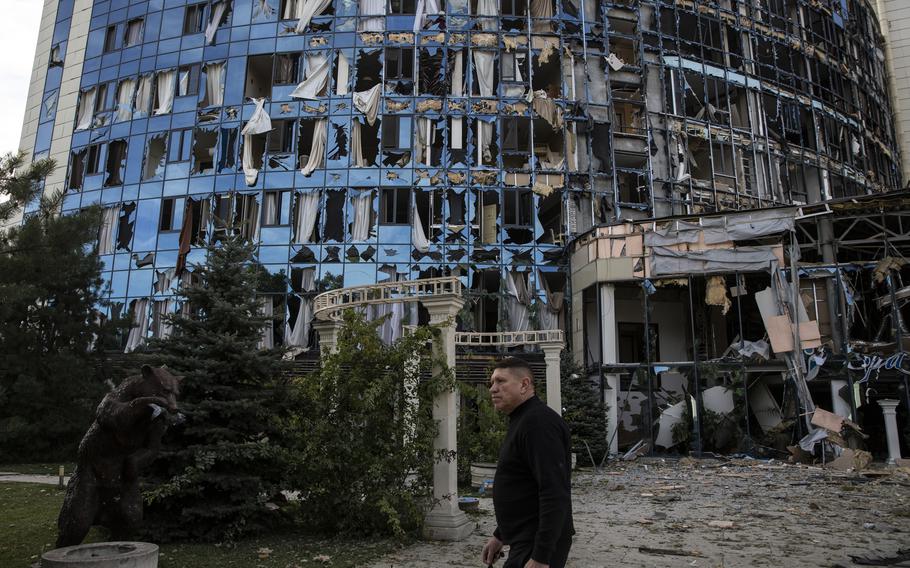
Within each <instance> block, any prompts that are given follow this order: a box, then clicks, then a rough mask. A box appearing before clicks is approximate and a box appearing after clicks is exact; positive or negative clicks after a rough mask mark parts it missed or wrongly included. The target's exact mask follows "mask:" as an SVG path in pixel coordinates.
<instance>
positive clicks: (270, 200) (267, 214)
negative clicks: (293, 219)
mask: <svg viewBox="0 0 910 568" xmlns="http://www.w3.org/2000/svg"><path fill="white" fill-rule="evenodd" d="M279 199H280V195H279V194H278V193H277V192H274V191H269V192H266V194H265V196H264V197H263V200H262V219H263V223H265V224H266V225H277V224H278V200H279Z"/></svg>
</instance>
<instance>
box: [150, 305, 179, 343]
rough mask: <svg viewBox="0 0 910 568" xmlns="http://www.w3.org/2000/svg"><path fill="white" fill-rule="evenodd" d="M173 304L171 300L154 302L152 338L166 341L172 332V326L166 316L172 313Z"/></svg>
mask: <svg viewBox="0 0 910 568" xmlns="http://www.w3.org/2000/svg"><path fill="white" fill-rule="evenodd" d="M174 305H175V302H174V300H172V299H168V300H156V301H155V302H154V308H153V311H152V337H157V338H158V339H167V338H168V337H170V336H171V334H172V333H173V332H174V326H173V325H172V324H171V322H170V321H168V316H169V315H170V314H172V313H173V312H174Z"/></svg>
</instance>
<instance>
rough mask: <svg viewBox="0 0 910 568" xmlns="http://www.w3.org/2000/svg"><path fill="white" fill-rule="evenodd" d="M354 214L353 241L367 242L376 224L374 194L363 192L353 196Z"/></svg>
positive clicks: (351, 231)
mask: <svg viewBox="0 0 910 568" xmlns="http://www.w3.org/2000/svg"><path fill="white" fill-rule="evenodd" d="M351 210H352V213H353V216H352V219H351V224H350V234H351V240H352V241H365V240H367V239H369V238H370V236H371V234H372V230H373V225H374V224H375V219H374V212H373V192H372V191H362V192H356V193H353V194H352V195H351Z"/></svg>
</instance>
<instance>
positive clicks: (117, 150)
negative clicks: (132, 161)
mask: <svg viewBox="0 0 910 568" xmlns="http://www.w3.org/2000/svg"><path fill="white" fill-rule="evenodd" d="M125 163H126V140H114V141H113V142H111V143H110V144H109V145H108V147H107V166H106V167H105V170H106V171H107V178H106V179H105V180H104V185H105V187H110V186H114V185H122V184H123V166H124V164H125Z"/></svg>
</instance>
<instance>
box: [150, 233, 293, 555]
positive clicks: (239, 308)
mask: <svg viewBox="0 0 910 568" xmlns="http://www.w3.org/2000/svg"><path fill="white" fill-rule="evenodd" d="M262 272H263V271H262V268H261V267H260V266H258V265H257V264H255V263H254V262H253V252H252V247H251V246H250V245H249V244H246V243H243V242H241V241H240V240H239V239H236V238H230V239H227V240H225V241H224V242H223V243H222V245H221V246H220V247H217V246H212V247H210V248H209V251H208V262H207V264H206V265H204V266H196V267H195V275H196V276H197V282H198V283H197V284H196V285H194V286H190V287H187V288H184V289H182V291H181V295H182V297H183V298H182V299H183V300H184V301H185V303H186V305H187V306H188V309H187V310H184V313H185V314H187V315H177V316H172V317H171V319H170V321H171V323H172V325H173V332H172V335H171V336H170V337H169V338H168V339H165V340H153V341H152V342H150V345H149V351H150V355H149V358H150V359H151V360H152V362H153V363H157V364H164V365H167V366H168V368H169V369H171V371H172V372H174V374H176V375H178V376H181V375H182V376H183V380H182V383H181V386H180V395H179V397H178V405H179V407H180V411H181V412H182V413H183V414H184V415H185V421H184V422H183V423H182V424H179V425H176V426H172V427H171V428H170V429H169V431H168V433H167V434H166V436H165V441H164V444H163V448H162V452H161V454H160V457H159V459H158V460H156V462H155V463H154V464H153V467H152V469H153V471H152V472H151V475H149V476H147V478H146V482H147V484H148V488H147V491H146V501H147V506H146V511H145V527H146V531H147V533H148V535H149V536H150V537H151V538H154V539H155V540H158V541H166V540H186V539H191V540H203V541H222V540H228V541H229V540H232V539H234V538H236V537H238V536H241V535H243V534H246V533H254V532H259V531H261V530H262V529H264V528H266V527H270V526H273V525H274V524H275V523H276V522H278V521H279V520H280V519H279V517H280V512H278V511H277V510H276V509H278V507H276V504H277V500H276V498H278V497H280V496H279V491H280V490H281V489H283V488H284V485H283V483H284V479H285V475H286V472H287V459H288V452H287V449H286V447H285V441H284V435H285V434H284V432H285V428H286V426H287V419H288V416H289V411H290V406H289V404H290V403H289V400H288V396H287V385H286V383H285V380H284V379H283V378H282V370H283V365H282V361H281V355H282V350H280V349H271V350H260V349H259V342H260V339H261V337H262V329H263V326H265V325H266V324H267V322H268V321H269V320H268V318H266V317H263V316H261V315H259V314H260V303H259V301H258V300H257V298H256V296H255V292H256V291H257V289H261V288H260V286H261V285H262V283H263V282H264V280H265V279H264V278H263V275H262Z"/></svg>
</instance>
